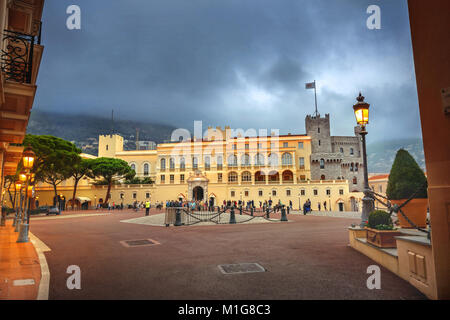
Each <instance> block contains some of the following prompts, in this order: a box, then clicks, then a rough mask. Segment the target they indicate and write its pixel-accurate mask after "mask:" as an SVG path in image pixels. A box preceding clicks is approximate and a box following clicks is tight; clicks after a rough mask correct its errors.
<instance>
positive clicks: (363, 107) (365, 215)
mask: <svg viewBox="0 0 450 320" xmlns="http://www.w3.org/2000/svg"><path fill="white" fill-rule="evenodd" d="M356 100H357V101H358V102H357V103H356V104H355V105H354V106H353V111H354V112H355V117H356V122H357V123H358V125H359V126H360V128H361V130H360V131H359V134H360V135H361V138H362V139H361V140H362V149H363V164H364V191H363V192H364V198H363V199H362V202H363V208H362V215H361V228H363V227H364V225H365V222H366V221H367V220H368V219H369V213H370V212H372V211H373V210H374V199H373V198H372V193H371V190H370V188H369V176H368V172H367V152H366V135H367V131H366V125H367V124H368V123H369V107H370V104H368V103H367V102H365V101H364V97H363V96H362V95H361V92H360V93H359V96H358V97H357V98H356Z"/></svg>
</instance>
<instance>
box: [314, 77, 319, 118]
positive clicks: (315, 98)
mask: <svg viewBox="0 0 450 320" xmlns="http://www.w3.org/2000/svg"><path fill="white" fill-rule="evenodd" d="M314 100H315V102H316V117H317V115H318V112H317V94H316V80H314Z"/></svg>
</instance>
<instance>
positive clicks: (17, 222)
mask: <svg viewBox="0 0 450 320" xmlns="http://www.w3.org/2000/svg"><path fill="white" fill-rule="evenodd" d="M14 187H15V190H16V192H17V190H18V191H19V194H18V197H17V198H16V199H15V209H16V214H15V216H14V222H13V227H15V229H14V232H17V231H19V225H20V207H21V199H22V182H20V181H19V180H17V181H16V182H15V184H14Z"/></svg>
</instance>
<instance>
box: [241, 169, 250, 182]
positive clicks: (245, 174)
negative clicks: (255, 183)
mask: <svg viewBox="0 0 450 320" xmlns="http://www.w3.org/2000/svg"><path fill="white" fill-rule="evenodd" d="M251 181H252V174H251V173H250V172H248V171H245V172H243V173H242V182H251Z"/></svg>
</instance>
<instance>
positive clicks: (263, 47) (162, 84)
mask: <svg viewBox="0 0 450 320" xmlns="http://www.w3.org/2000/svg"><path fill="white" fill-rule="evenodd" d="M71 4H77V5H79V6H80V8H81V11H82V12H81V19H82V20H81V30H68V29H67V28H66V19H67V17H68V14H66V8H67V7H68V6H69V5H71ZM371 4H377V5H379V6H380V8H381V27H382V29H381V30H369V29H368V28H367V27H366V20H367V18H368V17H369V14H367V13H366V9H367V7H368V6H369V5H371ZM43 24H44V25H43V44H44V45H45V52H44V56H43V60H42V64H41V69H40V73H39V79H38V92H37V95H36V100H35V106H34V108H36V109H40V110H50V111H66V112H73V113H79V112H86V113H90V114H96V115H104V116H105V117H110V114H111V109H112V108H113V109H114V110H115V115H116V117H119V118H122V119H134V120H146V121H154V122H162V123H170V124H172V125H174V126H176V127H182V128H188V129H191V128H192V126H193V121H194V120H203V123H204V126H208V125H213V126H219V125H220V126H224V125H230V126H231V127H232V128H244V129H245V128H255V129H258V128H269V129H271V128H275V129H280V132H281V133H284V134H285V133H288V132H292V133H304V132H305V131H304V130H305V129H304V118H305V115H306V114H311V113H313V112H314V90H305V83H306V82H312V81H313V80H316V81H317V99H318V106H319V112H320V113H321V114H322V115H324V114H325V113H330V114H331V120H332V124H331V129H332V134H333V135H351V134H353V126H354V125H355V119H354V115H353V110H352V105H353V104H354V103H355V102H356V100H355V97H356V96H357V95H358V92H359V91H360V90H361V91H362V93H363V95H364V96H365V97H366V101H367V102H369V103H370V104H371V122H370V124H369V127H368V130H369V136H368V139H369V141H376V140H383V139H389V138H392V137H401V138H403V137H420V136H421V131H420V130H421V129H420V120H419V109H418V102H417V92H416V82H415V75H414V63H413V55H412V49H411V37H410V30H409V20H408V10H407V4H406V0H388V1H381V0H369V1H366V0H322V1H318V0H86V1H77V0H70V1H66V0H47V1H46V3H45V7H44V17H43Z"/></svg>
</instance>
